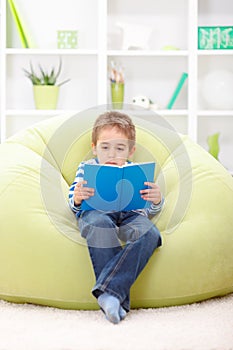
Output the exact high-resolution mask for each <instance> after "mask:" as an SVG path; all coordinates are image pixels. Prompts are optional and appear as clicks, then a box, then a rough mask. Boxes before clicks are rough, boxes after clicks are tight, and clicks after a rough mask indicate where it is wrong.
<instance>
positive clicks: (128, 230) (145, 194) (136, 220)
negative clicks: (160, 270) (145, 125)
mask: <svg viewBox="0 0 233 350" xmlns="http://www.w3.org/2000/svg"><path fill="white" fill-rule="evenodd" d="M135 138H136V136H135V126H134V124H133V123H132V120H131V118H130V117H129V116H128V115H126V114H123V113H120V112H117V111H112V112H106V113H104V114H102V115H100V116H99V117H98V118H97V119H96V122H95V124H94V127H93V130H92V150H93V154H94V156H95V158H93V159H90V160H88V161H86V162H81V163H80V165H79V167H78V170H77V172H76V177H75V180H74V182H73V184H72V185H71V187H70V192H69V204H70V207H71V209H72V210H73V212H74V213H75V214H76V218H77V220H78V225H79V229H80V232H81V235H82V237H84V238H85V239H86V241H87V244H88V249H89V254H90V258H91V261H92V265H93V269H94V273H95V277H96V284H95V286H94V288H93V289H92V294H93V295H94V296H95V297H96V298H97V301H98V304H99V306H100V308H101V309H102V311H103V312H104V313H105V315H106V318H107V319H108V320H109V321H110V322H112V323H114V324H117V323H119V322H120V320H123V319H124V318H125V316H126V313H127V312H128V311H129V310H130V288H131V286H132V284H133V283H134V282H135V280H136V279H137V277H138V275H139V274H140V272H141V271H142V270H143V268H144V267H145V266H146V264H147V262H148V260H149V259H150V257H151V255H152V254H153V252H154V250H155V249H156V248H157V247H159V246H160V245H161V236H160V232H159V231H158V229H157V228H156V227H155V226H154V225H153V223H152V222H151V221H150V220H149V218H151V217H153V216H154V215H156V214H157V213H158V212H159V211H160V210H161V208H162V205H163V202H164V199H163V197H162V195H161V192H160V189H159V186H158V185H156V184H155V183H153V182H145V185H146V186H148V188H147V189H142V190H141V191H140V194H141V197H142V198H143V199H144V200H145V201H150V202H151V205H150V207H149V208H147V209H138V210H132V211H121V212H116V211H107V212H103V211H98V210H88V211H84V210H81V203H82V201H83V200H86V199H88V198H90V197H91V196H94V194H95V189H94V188H89V187H88V184H87V182H86V181H85V174H84V164H85V163H88V164H113V165H118V166H121V165H123V164H125V163H128V162H129V161H128V158H130V157H131V156H132V155H133V153H134V152H135ZM83 184H86V185H87V187H86V186H83ZM121 241H122V242H125V246H124V247H123V246H122V244H121V243H120V242H121Z"/></svg>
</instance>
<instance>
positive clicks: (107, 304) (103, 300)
mask: <svg viewBox="0 0 233 350" xmlns="http://www.w3.org/2000/svg"><path fill="white" fill-rule="evenodd" d="M98 304H99V306H100V307H101V309H102V310H103V311H104V313H105V315H106V318H107V320H109V321H110V322H112V323H114V324H117V323H119V322H120V320H121V319H120V315H119V310H120V301H119V299H117V298H116V297H114V296H113V295H111V294H108V293H103V294H101V295H100V296H99V297H98Z"/></svg>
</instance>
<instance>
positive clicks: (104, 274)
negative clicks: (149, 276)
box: [78, 210, 161, 311]
mask: <svg viewBox="0 0 233 350" xmlns="http://www.w3.org/2000/svg"><path fill="white" fill-rule="evenodd" d="M78 222H79V229H80V232H81V235H82V237H84V238H86V241H87V244H88V249H89V254H90V257H91V261H92V265H93V269H94V273H95V277H96V284H95V286H94V288H93V289H92V294H93V295H94V296H95V297H96V298H98V297H99V295H100V294H102V293H104V292H107V293H109V294H111V295H114V296H115V297H117V298H118V299H119V300H120V303H121V306H122V307H123V308H124V309H125V310H126V311H129V310H130V297H129V296H130V288H131V286H132V284H133V283H134V282H135V280H136V279H137V277H138V275H139V274H140V272H141V271H142V270H143V268H144V267H145V266H146V264H147V262H148V260H149V259H150V257H151V255H152V254H153V252H154V250H155V249H156V248H157V247H159V246H160V245H161V236H160V232H159V231H158V229H157V228H156V227H155V226H154V224H153V223H152V222H151V221H150V220H149V219H148V218H147V217H146V216H144V215H141V214H138V213H136V212H133V211H129V212H100V211H96V210H90V211H83V213H82V214H81V216H80V217H79V218H78ZM122 242H125V244H124V246H123V244H122Z"/></svg>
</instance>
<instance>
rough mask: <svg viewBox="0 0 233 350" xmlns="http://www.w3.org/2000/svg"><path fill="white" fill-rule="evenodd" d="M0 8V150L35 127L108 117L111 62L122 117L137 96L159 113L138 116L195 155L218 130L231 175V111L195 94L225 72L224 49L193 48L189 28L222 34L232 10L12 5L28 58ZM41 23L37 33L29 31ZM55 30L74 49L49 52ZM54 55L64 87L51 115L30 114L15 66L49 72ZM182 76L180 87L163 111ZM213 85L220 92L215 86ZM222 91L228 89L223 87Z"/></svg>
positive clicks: (102, 0)
mask: <svg viewBox="0 0 233 350" xmlns="http://www.w3.org/2000/svg"><path fill="white" fill-rule="evenodd" d="M15 1H16V0H15ZM64 5H65V6H64ZM0 7H1V8H0V11H1V19H0V21H1V36H0V49H1V50H0V75H1V76H0V84H1V89H0V99H1V100H0V118H1V142H2V141H4V139H5V137H6V136H8V135H12V134H13V133H14V132H17V130H18V129H20V128H21V127H26V126H27V125H31V124H33V123H34V122H37V121H38V120H42V119H46V118H50V117H53V116H56V115H59V114H64V113H71V114H75V113H79V112H81V111H82V110H85V109H87V108H93V107H94V106H98V105H101V106H104V105H106V106H107V108H111V107H110V106H111V93H110V92H111V91H110V82H109V69H111V61H114V62H115V63H116V65H118V64H119V65H121V67H122V68H123V70H124V77H125V93H124V103H125V107H126V108H127V104H128V106H130V104H131V103H132V99H133V98H134V97H135V96H139V95H141V96H142V95H143V96H146V97H147V98H149V99H150V100H151V101H153V103H154V104H155V105H158V106H159V107H160V109H153V107H152V108H151V109H149V110H144V111H143V112H142V113H143V115H144V116H148V118H153V115H155V114H157V115H159V116H161V118H164V119H165V120H166V121H167V122H168V123H169V124H170V125H172V126H173V127H174V129H175V130H177V131H178V132H181V133H185V134H187V135H188V136H189V137H190V138H191V139H193V140H194V141H196V142H197V143H199V144H200V145H201V146H204V147H205V146H206V136H207V135H209V134H211V133H214V132H218V131H221V137H222V140H221V144H222V145H223V147H222V152H223V157H224V162H225V164H226V165H227V166H228V168H229V169H233V160H232V152H233V139H232V135H231V134H232V127H233V110H229V109H228V110H227V109H224V107H225V104H223V103H222V104H221V105H220V104H214V102H215V101H216V100H214V101H213V99H212V100H210V101H209V100H208V101H206V97H205V94H203V90H202V87H203V83H204V82H205V78H206V77H208V75H209V74H211V73H212V72H214V71H220V72H221V71H223V70H224V71H225V72H229V73H231V72H232V73H233V68H232V58H233V50H200V49H198V30H197V29H198V26H214V25H221V26H224V25H232V18H231V17H232V11H233V2H232V1H229V0H222V1H221V2H219V1H218V0H175V2H174V6H170V0H159V1H154V0H145V2H143V3H140V2H135V1H134V0H117V1H114V0H98V1H96V0H86V1H81V0H77V1H74V0H66V2H63V1H61V2H57V1H56V0H50V1H47V0H41V1H40V2H32V1H30V0H17V7H18V9H19V10H20V15H21V16H22V20H24V24H25V26H26V29H27V32H28V33H30V36H31V37H32V39H33V41H34V43H32V45H31V47H33V48H29V49H25V48H22V47H21V42H20V39H19V35H18V32H17V29H16V26H15V23H14V20H13V18H12V15H11V12H10V9H9V6H8V1H7V0H0ZM55 7H56V13H55V15H54V16H53V21H51V13H53V12H52V11H53V10H54V8H55ZM90 9H92V11H90ZM42 16H43V26H41V25H40V23H39V22H38V18H42ZM143 26H144V27H143ZM148 27H149V29H148ZM58 30H68V31H69V30H77V33H78V45H77V48H73V49H58V43H57V33H58ZM142 33H143V35H140V34H142ZM146 33H147V34H148V33H149V36H148V35H147V34H146ZM134 39H135V40H134ZM165 48H167V49H168V50H165ZM169 48H170V50H169ZM172 48H178V49H177V50H175V49H174V50H172ZM59 56H61V57H62V63H63V64H62V72H61V77H60V78H61V81H62V80H65V79H66V78H70V79H71V80H70V82H69V83H68V84H65V85H64V86H62V88H61V90H60V92H59V100H58V107H57V109H56V110H36V109H35V108H34V106H35V105H34V100H33V92H32V86H31V84H30V83H29V81H28V80H27V79H25V75H24V73H23V71H22V67H24V68H27V67H29V65H30V62H32V64H33V66H35V68H36V67H37V65H38V63H40V64H41V65H42V66H43V67H45V68H48V69H49V68H50V67H52V66H56V65H57V64H58V61H59ZM183 72H187V73H188V79H187V80H186V81H185V85H184V86H183V87H182V89H181V91H180V93H179V94H178V97H177V99H176V100H175V103H174V105H173V106H172V109H171V110H168V109H166V106H167V105H168V102H169V101H170V99H171V97H172V96H173V93H174V91H175V89H176V87H177V84H178V82H179V79H180V77H181V76H182V73H183ZM225 76H226V75H225ZM215 81H217V82H219V83H220V79H216V80H215ZM228 84H229V86H230V88H231V82H229V81H228ZM212 86H213V85H212V84H211V87H212ZM213 88H214V87H213ZM231 90H232V89H227V91H231ZM205 91H210V90H209V89H207V90H205ZM221 91H222V90H221ZM218 96H219V95H218ZM224 96H225V95H224ZM218 101H219V100H218ZM207 102H208V103H207ZM214 106H215V107H216V109H214ZM230 106H231V105H230V104H229V107H230ZM220 107H222V109H221V110H220ZM130 110H131V107H129V112H130ZM132 112H133V113H134V114H135V113H136V114H137V112H135V110H133V109H132ZM140 113H141V112H140ZM140 113H139V114H140ZM151 120H152V119H151Z"/></svg>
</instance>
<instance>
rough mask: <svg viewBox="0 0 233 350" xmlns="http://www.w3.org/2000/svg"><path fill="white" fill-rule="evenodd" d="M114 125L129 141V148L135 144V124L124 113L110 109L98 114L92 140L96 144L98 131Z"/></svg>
mask: <svg viewBox="0 0 233 350" xmlns="http://www.w3.org/2000/svg"><path fill="white" fill-rule="evenodd" d="M109 126H111V127H115V128H117V129H118V130H119V131H121V132H122V133H123V134H124V135H125V136H127V138H128V139H129V141H130V148H132V147H133V146H134V144H135V138H136V132H135V125H134V124H133V122H132V120H131V118H130V117H129V116H128V115H127V114H124V113H120V112H117V111H110V112H106V113H104V114H101V115H99V117H98V118H97V119H96V121H95V124H94V126H93V130H92V142H93V144H94V145H96V143H97V140H98V137H99V134H100V131H101V130H102V129H103V128H106V127H109Z"/></svg>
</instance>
